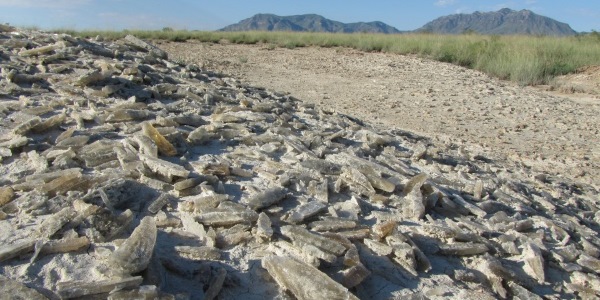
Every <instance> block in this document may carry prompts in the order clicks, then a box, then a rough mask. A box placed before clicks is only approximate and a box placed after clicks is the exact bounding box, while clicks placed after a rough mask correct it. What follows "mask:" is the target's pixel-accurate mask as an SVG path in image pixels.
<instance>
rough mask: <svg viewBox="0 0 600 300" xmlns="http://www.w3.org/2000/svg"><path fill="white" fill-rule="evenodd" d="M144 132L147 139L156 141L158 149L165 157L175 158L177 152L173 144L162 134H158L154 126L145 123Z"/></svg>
mask: <svg viewBox="0 0 600 300" xmlns="http://www.w3.org/2000/svg"><path fill="white" fill-rule="evenodd" d="M142 132H143V133H144V134H145V135H146V136H147V137H149V138H150V139H152V141H154V143H155V144H156V147H157V148H158V152H160V153H161V154H163V155H165V156H174V155H176V154H177V150H176V149H175V147H174V146H173V144H171V142H169V141H168V140H167V139H166V138H165V137H164V136H163V135H162V134H160V132H158V130H156V128H154V127H153V126H152V124H150V123H148V122H144V123H143V124H142Z"/></svg>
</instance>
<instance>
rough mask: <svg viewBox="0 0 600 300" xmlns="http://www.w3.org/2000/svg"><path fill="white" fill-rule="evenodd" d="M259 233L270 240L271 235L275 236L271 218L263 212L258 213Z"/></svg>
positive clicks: (261, 236) (257, 231)
mask: <svg viewBox="0 0 600 300" xmlns="http://www.w3.org/2000/svg"><path fill="white" fill-rule="evenodd" d="M256 226H257V230H256V233H257V235H258V236H259V237H260V238H262V239H264V240H270V239H271V236H273V228H272V227H271V218H269V216H268V215H267V214H266V213H265V212H261V213H260V214H259V215H258V220H257V221H256Z"/></svg>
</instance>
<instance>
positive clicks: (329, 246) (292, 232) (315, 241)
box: [281, 225, 346, 256]
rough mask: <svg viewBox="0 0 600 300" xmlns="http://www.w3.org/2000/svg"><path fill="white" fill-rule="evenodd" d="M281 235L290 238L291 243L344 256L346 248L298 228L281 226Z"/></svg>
mask: <svg viewBox="0 0 600 300" xmlns="http://www.w3.org/2000/svg"><path fill="white" fill-rule="evenodd" d="M281 233H282V234H283V235H285V236H287V237H288V238H290V239H291V240H292V241H299V242H303V243H306V244H310V245H313V246H315V247H317V248H319V249H321V250H323V251H325V252H329V253H332V254H334V255H337V256H339V255H342V254H344V252H345V251H346V248H345V247H344V246H343V245H342V244H340V243H338V242H336V241H334V240H332V239H330V238H326V237H324V236H321V235H318V234H315V233H311V232H310V231H308V230H306V229H304V228H302V227H299V226H292V225H286V226H282V227H281Z"/></svg>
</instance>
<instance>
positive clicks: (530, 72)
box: [57, 30, 600, 85]
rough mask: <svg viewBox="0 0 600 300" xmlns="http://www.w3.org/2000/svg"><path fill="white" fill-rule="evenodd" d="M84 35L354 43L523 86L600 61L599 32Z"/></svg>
mask: <svg viewBox="0 0 600 300" xmlns="http://www.w3.org/2000/svg"><path fill="white" fill-rule="evenodd" d="M57 32H61V33H68V34H71V35H74V36H79V37H85V38H90V37H95V36H98V35H100V36H102V37H104V38H105V39H110V40H115V39H119V38H122V37H124V36H125V35H127V34H132V35H135V36H137V37H139V38H142V39H150V40H167V41H176V42H182V41H187V40H198V41H202V42H212V43H218V42H220V41H223V40H226V41H229V42H231V43H237V44H269V46H270V47H273V46H277V47H285V48H290V49H293V48H297V47H307V46H319V47H349V48H354V49H357V50H361V51H368V52H388V53H397V54H414V55H418V56H420V57H424V58H430V59H434V60H438V61H442V62H448V63H452V64H456V65H460V66H464V67H467V68H471V69H476V70H480V71H482V72H485V73H487V74H490V75H492V76H495V77H498V78H501V79H507V80H512V81H515V82H518V83H520V84H523V85H536V84H547V83H549V82H550V81H551V79H552V78H553V77H555V76H558V75H563V74H567V73H572V72H575V71H576V70H577V69H579V68H581V67H584V66H591V65H598V64H599V63H600V39H599V38H597V37H596V36H595V35H593V34H588V35H579V36H575V37H549V36H489V35H478V34H463V35H436V34H425V33H423V34H398V35H386V34H365V33H354V34H344V33H308V32H260V31H259V32H255V31H253V32H217V31H188V30H156V31H140V30H124V31H72V30H58V31H57Z"/></svg>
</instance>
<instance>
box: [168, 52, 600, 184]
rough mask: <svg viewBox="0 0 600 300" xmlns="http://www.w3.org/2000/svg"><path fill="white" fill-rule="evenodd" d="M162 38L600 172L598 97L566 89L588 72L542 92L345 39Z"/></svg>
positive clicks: (576, 174) (255, 80)
mask: <svg viewBox="0 0 600 300" xmlns="http://www.w3.org/2000/svg"><path fill="white" fill-rule="evenodd" d="M160 47H161V48H162V49H164V50H166V51H167V52H169V53H170V55H171V58H173V59H179V60H183V61H185V62H187V63H196V64H198V65H200V66H202V67H204V68H207V69H210V70H215V71H219V72H223V73H226V74H230V75H232V76H235V77H237V78H240V79H241V80H242V81H243V82H247V83H249V84H252V85H258V86H263V87H265V88H269V89H273V90H276V91H281V92H289V93H290V94H291V95H293V96H295V97H297V98H299V99H301V100H303V101H306V102H310V103H315V104H318V105H320V106H321V107H324V108H326V109H331V110H335V111H337V112H341V113H344V114H348V115H352V116H355V117H358V118H360V119H362V120H364V121H368V122H370V123H372V124H374V125H375V126H381V127H397V128H401V129H404V130H409V131H412V132H416V133H418V134H422V135H425V136H428V137H431V138H433V139H434V140H441V141H445V142H459V143H461V142H462V143H467V144H470V145H474V146H476V147H480V149H482V150H481V151H484V152H486V154H487V155H495V156H496V157H501V158H508V159H509V160H511V161H514V162H516V163H520V164H524V165H525V166H528V167H529V166H530V167H532V168H533V170H535V171H538V172H541V173H549V174H552V175H558V176H564V177H565V178H568V179H573V180H575V181H582V182H586V183H592V184H595V185H597V184H598V183H599V182H600V179H599V178H600V117H599V116H600V97H598V94H595V95H594V94H593V93H588V94H581V93H580V94H568V93H564V92H565V91H567V92H570V91H581V90H582V89H585V88H586V87H587V88H589V87H590V86H594V84H589V82H592V83H593V82H594V81H593V78H595V77H594V76H592V75H593V74H594V72H592V74H582V75H577V76H575V75H573V76H570V77H565V78H563V79H562V80H563V81H564V83H562V84H560V85H561V86H562V87H563V88H561V89H557V91H555V92H550V91H546V90H548V87H523V86H519V85H517V84H515V83H512V82H507V81H502V80H498V79H495V78H492V77H490V76H487V75H485V74H483V73H481V72H478V71H474V70H469V69H465V68H462V67H458V66H455V65H451V64H447V63H440V62H436V61H431V60H427V59H422V58H417V57H414V56H403V55H396V54H385V53H365V52H361V51H356V50H352V49H345V48H315V47H308V48H297V49H283V48H276V49H270V48H269V47H267V46H266V45H235V44H208V43H199V42H186V43H163V44H161V45H160ZM588 73H590V72H589V70H588ZM584 75H586V76H587V77H585V76H584ZM589 78H592V80H591V81H590V79H589ZM573 82H576V83H577V84H573ZM586 82H587V83H588V84H587V86H586ZM569 87H574V88H569ZM558 91H562V93H560V92H558Z"/></svg>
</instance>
